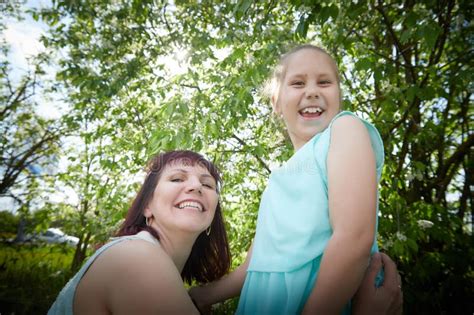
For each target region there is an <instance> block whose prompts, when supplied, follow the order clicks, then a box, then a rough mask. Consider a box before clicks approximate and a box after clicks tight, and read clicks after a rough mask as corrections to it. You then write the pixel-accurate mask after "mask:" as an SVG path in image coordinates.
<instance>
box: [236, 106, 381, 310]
mask: <svg viewBox="0 0 474 315" xmlns="http://www.w3.org/2000/svg"><path fill="white" fill-rule="evenodd" d="M344 115H351V116H354V117H357V116H355V115H354V114H353V113H351V112H348V111H343V112H340V113H339V114H338V115H336V116H335V117H334V118H333V120H332V121H331V123H330V124H329V126H328V127H327V128H326V129H325V130H323V131H322V132H320V133H318V134H316V135H315V136H314V137H313V138H312V139H311V140H310V141H308V142H307V143H306V144H305V145H304V146H303V147H301V148H300V149H299V150H298V151H297V152H296V153H295V154H294V155H293V156H292V157H291V158H290V159H289V160H288V161H287V162H286V163H285V164H284V165H283V166H281V167H280V168H279V169H276V170H274V171H273V172H272V173H271V175H270V178H269V181H268V186H267V188H266V189H265V191H264V192H263V195H262V200H261V203H260V209H259V214H258V219H257V231H256V234H255V240H254V244H253V251H252V257H251V260H250V264H249V267H248V270H247V276H246V279H245V283H244V286H243V288H242V292H241V295H240V300H239V306H238V308H237V314H249V315H250V314H299V313H301V312H302V310H303V308H304V305H305V303H306V300H307V299H308V297H309V295H310V293H311V291H312V289H313V286H314V283H315V280H316V277H317V274H318V270H319V265H320V263H321V259H322V254H323V251H324V249H325V248H326V245H327V243H328V241H329V239H330V238H331V235H332V230H331V225H330V222H329V206H328V201H329V199H328V176H327V168H326V158H327V154H328V149H329V144H330V140H331V126H332V124H333V122H334V121H335V120H336V119H337V118H338V117H341V116H344ZM358 119H360V118H358ZM360 120H361V121H362V122H363V124H364V125H365V126H366V128H367V130H368V132H369V135H370V140H371V144H372V148H373V150H374V153H375V159H376V167H377V182H378V181H379V180H380V176H381V172H382V166H383V161H384V150H383V143H382V139H381V138H380V135H379V133H378V131H377V129H376V128H375V127H374V126H373V125H371V124H370V123H368V122H367V121H365V120H362V119H360ZM377 213H378V202H377ZM376 227H377V223H376ZM376 251H378V247H377V242H376V240H375V239H374V243H373V246H372V249H371V252H372V253H373V252H376ZM382 281H383V274H382V273H381V274H379V275H378V277H377V279H376V284H375V285H376V286H378V285H379V284H381V282H382ZM343 314H350V303H349V304H348V305H347V306H346V307H345V309H344V311H343Z"/></svg>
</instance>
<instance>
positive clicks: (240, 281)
mask: <svg viewBox="0 0 474 315" xmlns="http://www.w3.org/2000/svg"><path fill="white" fill-rule="evenodd" d="M252 248H253V244H252V246H250V249H249V251H248V252H247V257H246V258H245V261H244V263H243V264H241V265H240V266H239V267H237V268H236V269H235V270H234V271H232V272H231V273H229V274H227V275H225V276H223V277H222V278H221V279H219V280H216V281H214V282H211V283H209V284H206V285H204V286H201V287H194V288H191V289H190V290H189V294H190V295H191V297H192V298H193V299H194V301H195V302H196V304H197V306H198V307H199V309H200V310H206V309H207V308H209V307H210V306H211V305H212V304H215V303H218V302H221V301H225V300H227V299H230V298H233V297H235V296H238V295H240V291H241V290H242V286H243V285H244V281H245V276H246V275H247V268H248V266H249V262H250V258H251V257H252Z"/></svg>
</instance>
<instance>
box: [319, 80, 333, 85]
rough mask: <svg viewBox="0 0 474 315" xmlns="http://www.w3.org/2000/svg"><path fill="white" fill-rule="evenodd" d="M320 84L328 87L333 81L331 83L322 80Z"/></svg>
mask: <svg viewBox="0 0 474 315" xmlns="http://www.w3.org/2000/svg"><path fill="white" fill-rule="evenodd" d="M319 84H321V85H328V84H331V81H329V80H322V81H319Z"/></svg>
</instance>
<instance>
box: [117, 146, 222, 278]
mask: <svg viewBox="0 0 474 315" xmlns="http://www.w3.org/2000/svg"><path fill="white" fill-rule="evenodd" d="M176 162H178V163H182V164H184V165H192V166H194V165H199V166H202V167H204V168H205V169H207V170H208V171H209V173H210V174H211V176H212V177H213V178H214V179H215V181H216V183H217V191H218V192H219V189H220V186H221V185H222V180H221V176H220V174H219V171H218V169H217V168H216V167H215V166H214V164H212V163H211V162H209V161H208V160H206V159H205V158H204V157H203V156H202V155H200V154H198V153H195V152H192V151H184V150H183V151H171V152H166V153H162V154H158V155H156V156H154V157H153V158H152V159H151V161H150V162H149V163H148V166H147V175H146V178H145V181H144V183H143V185H142V187H141V188H140V190H139V191H138V194H137V196H136V197H135V199H134V200H133V202H132V205H131V206H130V208H129V209H128V212H127V216H126V218H125V221H124V222H123V224H122V226H121V227H120V229H119V231H118V232H117V234H116V235H117V236H124V235H134V234H137V233H138V232H140V231H148V232H149V233H150V234H152V235H153V236H154V237H155V238H156V239H158V240H159V239H160V236H159V234H158V232H157V231H156V230H155V229H153V228H152V227H149V226H147V225H146V222H145V216H144V215H143V211H144V210H145V208H146V207H147V206H148V204H149V203H150V201H151V200H152V198H153V192H154V190H155V188H156V185H157V184H158V181H159V179H160V176H161V173H162V172H163V170H164V168H165V167H166V166H167V165H169V164H171V163H176ZM230 261H231V260H230V251H229V243H228V240H227V233H226V230H225V225H224V219H223V216H222V210H221V206H220V202H219V201H218V202H217V207H216V212H215V214H214V219H213V220H212V223H211V234H210V235H209V236H207V235H206V234H205V232H202V233H201V234H199V236H198V237H197V239H196V241H195V242H194V245H193V247H192V250H191V253H190V255H189V257H188V260H187V261H186V264H185V266H184V268H183V271H182V272H181V277H182V278H183V280H184V281H185V282H188V283H191V282H192V281H193V280H196V281H198V282H211V281H213V280H216V279H219V278H220V277H222V276H223V275H224V274H226V273H227V272H228V270H229V267H230Z"/></svg>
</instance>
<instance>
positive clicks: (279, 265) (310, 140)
mask: <svg viewBox="0 0 474 315" xmlns="http://www.w3.org/2000/svg"><path fill="white" fill-rule="evenodd" d="M273 81H274V83H275V84H274V86H275V88H274V90H273V92H272V95H271V102H272V106H273V110H274V112H275V113H276V114H278V115H280V117H281V118H282V119H283V121H284V122H285V125H286V129H287V132H288V135H289V137H290V139H291V142H292V144H293V146H294V149H295V154H294V155H293V157H292V158H290V159H289V160H288V161H287V162H286V163H285V164H284V165H283V166H282V167H281V168H280V169H277V170H275V171H273V172H272V174H271V175H270V179H269V182H268V186H267V188H266V190H265V192H264V193H263V196H262V201H261V204H260V209H259V216H258V221H257V231H256V235H255V239H254V242H253V245H252V247H251V248H250V250H249V253H248V255H247V259H246V261H245V263H244V264H243V265H242V266H240V267H239V268H237V269H236V270H235V271H234V272H233V273H231V274H229V275H228V276H226V277H224V278H223V279H221V280H219V281H217V282H215V283H213V284H211V285H208V286H207V287H203V288H195V289H193V290H191V291H190V294H191V296H192V297H193V298H195V300H197V303H198V305H209V304H212V303H215V302H217V301H219V300H222V299H224V298H228V297H231V296H233V295H237V294H238V292H239V291H240V289H241V287H242V283H243V279H244V277H245V283H244V285H243V288H242V292H241V296H240V301H239V306H238V310H237V314H299V313H303V314H340V313H350V300H351V297H352V296H354V294H355V293H356V291H357V288H358V287H359V285H360V284H361V281H362V279H363V276H364V273H365V271H366V269H367V266H368V262H369V258H370V254H371V253H374V252H376V251H377V243H376V241H375V237H376V225H377V208H378V202H377V194H378V193H377V184H378V181H379V179H380V175H381V170H382V165H383V160H384V152H383V144H382V141H381V138H380V136H379V133H378V132H377V130H376V129H375V127H373V126H372V125H371V124H369V123H368V122H366V121H364V120H362V119H359V118H357V117H356V116H355V115H354V114H352V113H351V112H347V111H342V112H341V90H340V86H339V84H340V79H339V74H338V70H337V66H336V63H335V62H334V60H333V59H332V57H331V56H330V55H329V54H328V53H327V52H325V51H324V50H322V49H321V48H318V47H316V46H312V45H303V46H300V47H297V48H296V49H294V50H292V51H291V52H289V53H288V54H286V55H284V56H283V57H282V58H281V60H280V63H279V65H278V67H277V69H276V71H275V73H274V77H273ZM245 271H247V272H245Z"/></svg>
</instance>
